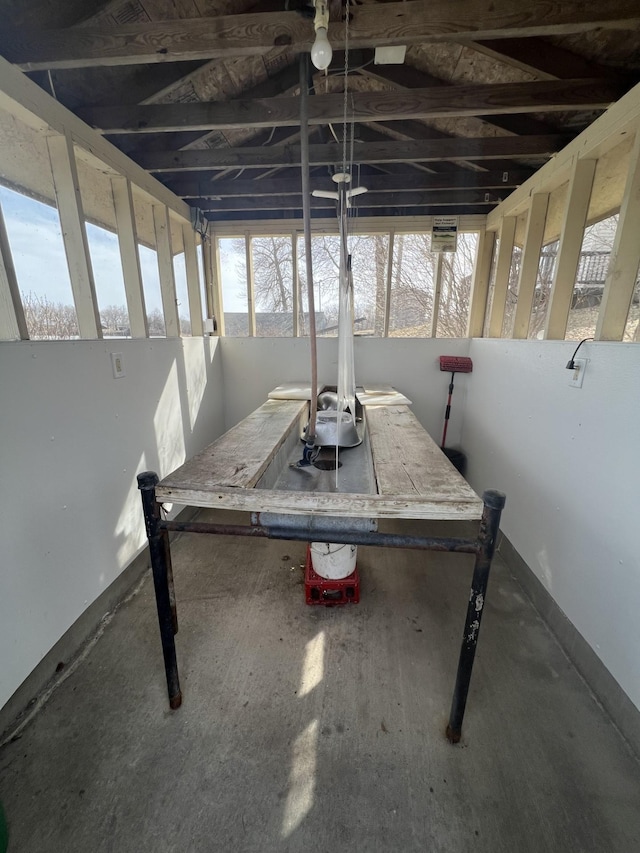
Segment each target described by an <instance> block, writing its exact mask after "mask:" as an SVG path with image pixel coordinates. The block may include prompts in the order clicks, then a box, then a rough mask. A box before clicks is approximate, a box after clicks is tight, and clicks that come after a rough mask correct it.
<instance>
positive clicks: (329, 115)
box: [78, 78, 624, 134]
mask: <svg viewBox="0 0 640 853" xmlns="http://www.w3.org/2000/svg"><path fill="white" fill-rule="evenodd" d="M623 92H624V89H623V88H622V87H621V86H620V85H619V84H617V83H613V82H610V81H607V80H602V79H599V78H594V79H585V80H542V81H536V82H533V83H493V84H488V85H480V86H468V85H465V86H448V87H434V88H428V89H410V90H402V91H393V92H353V93H352V94H351V95H350V97H349V119H350V120H352V121H357V122H368V121H402V120H406V119H433V118H447V117H449V118H450V117H453V116H456V117H462V116H483V115H500V114H504V113H531V112H553V111H559V110H562V111H566V110H591V109H606V108H607V107H608V106H609V105H610V104H611V103H612V102H613V101H615V100H617V98H619V97H620V96H621V95H622V94H623ZM78 114H79V115H80V117H81V118H82V119H84V121H86V122H87V123H88V124H90V125H92V126H94V127H96V128H99V129H100V130H102V131H103V132H104V133H109V134H118V133H158V132H172V131H178V130H184V129H185V128H188V129H189V130H201V131H207V130H231V129H238V128H251V129H253V128H257V127H297V126H298V125H299V124H300V103H299V101H298V99H297V98H258V99H254V100H234V101H226V102H211V101H209V102H192V103H177V104H146V105H138V104H132V105H125V106H120V105H117V106H112V107H93V108H87V109H83V110H79V111H78ZM343 118H344V96H343V95H342V94H339V95H317V96H316V97H314V98H310V99H309V124H311V125H319V124H320V125H324V124H330V123H337V122H340V121H342V120H343Z"/></svg>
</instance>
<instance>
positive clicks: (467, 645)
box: [447, 490, 505, 743]
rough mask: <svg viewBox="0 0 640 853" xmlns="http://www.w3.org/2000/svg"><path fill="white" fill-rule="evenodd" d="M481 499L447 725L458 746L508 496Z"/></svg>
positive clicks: (494, 494)
mask: <svg viewBox="0 0 640 853" xmlns="http://www.w3.org/2000/svg"><path fill="white" fill-rule="evenodd" d="M482 500H483V502H484V510H483V512H482V520H481V521H480V532H479V534H478V551H477V554H476V562H475V566H474V569H473V579H472V581H471V593H470V595H469V606H468V608H467V618H466V620H465V623H464V633H463V635H462V646H461V648H460V659H459V661H458V672H457V674H456V686H455V688H454V691H453V701H452V703H451V713H450V715H449V725H448V726H447V738H448V739H449V741H450V742H451V743H458V741H459V740H460V737H461V734H462V719H463V717H464V709H465V706H466V704H467V694H468V693H469V683H470V681H471V671H472V669H473V660H474V657H475V654H476V646H477V644H478V634H479V633H480V622H481V621H482V611H483V608H484V602H485V598H486V595H487V583H488V581H489V570H490V569H491V560H492V559H493V552H494V550H495V545H496V539H497V536H498V528H499V526H500V515H501V513H502V509H503V507H504V503H505V496H504V495H503V494H502V492H497V491H493V490H492V491H487V492H485V493H484V494H483V495H482Z"/></svg>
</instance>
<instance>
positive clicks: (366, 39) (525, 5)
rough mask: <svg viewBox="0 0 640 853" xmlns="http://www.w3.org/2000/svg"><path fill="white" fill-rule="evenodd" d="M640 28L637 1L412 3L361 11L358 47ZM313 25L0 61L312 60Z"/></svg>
mask: <svg viewBox="0 0 640 853" xmlns="http://www.w3.org/2000/svg"><path fill="white" fill-rule="evenodd" d="M638 23H640V7H639V6H638V3H637V2H635V0H599V2H598V3H585V2H584V0H564V2H562V3H549V2H548V0H522V2H520V3H519V4H518V5H517V6H515V7H514V4H513V0H466V2H465V8H464V13H463V14H461V10H459V9H457V8H456V7H455V4H454V5H453V6H452V4H451V3H450V2H448V0H409V2H393V3H384V4H376V3H372V4H366V5H364V6H356V7H354V8H353V12H352V20H351V24H350V27H349V46H350V47H351V48H361V47H362V48H366V47H376V46H382V45H393V44H406V45H413V44H423V43H425V42H429V41H443V40H446V41H449V40H451V39H474V40H489V39H499V38H521V37H531V36H549V35H563V34H567V33H576V32H585V31H588V30H592V29H596V28H600V27H606V28H615V29H627V28H631V27H634V26H636V25H637V24H638ZM313 36H314V33H313V24H312V22H311V21H309V20H305V19H303V18H301V17H300V16H299V15H298V14H297V13H295V12H274V13H271V14H268V15H266V14H260V13H254V14H251V13H249V14H244V15H226V16H219V17H215V18H189V19H182V20H172V21H162V22H150V23H135V24H123V25H121V26H119V27H118V28H117V29H116V28H113V30H109V31H107V30H105V29H103V28H100V29H99V28H95V27H82V28H78V27H75V28H69V29H47V30H36V29H26V28H25V29H22V28H20V29H15V28H3V30H2V34H1V37H0V51H1V52H2V54H3V55H4V56H5V57H6V58H7V59H8V60H9V61H10V62H14V63H16V64H17V65H19V66H20V67H21V68H22V69H23V70H25V71H35V70H38V69H40V68H79V67H88V66H93V65H131V64H139V63H143V64H146V63H153V62H172V61H173V62H175V61H182V60H190V59H216V58H224V57H231V56H234V57H238V56H255V55H260V54H264V53H266V52H267V51H268V50H270V49H271V48H273V47H277V46H291V47H293V49H294V50H295V51H303V50H304V51H306V50H310V48H311V44H312V41H313ZM344 38H345V33H344V27H343V26H342V23H341V22H335V23H330V24H329V40H330V41H331V44H332V46H333V48H334V49H344Z"/></svg>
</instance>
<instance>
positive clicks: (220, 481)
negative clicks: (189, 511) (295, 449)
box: [162, 400, 308, 509]
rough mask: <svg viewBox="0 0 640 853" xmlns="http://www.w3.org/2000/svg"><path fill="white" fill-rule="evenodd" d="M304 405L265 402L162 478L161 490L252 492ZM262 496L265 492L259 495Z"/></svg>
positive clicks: (280, 401) (296, 401) (262, 491)
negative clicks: (226, 488) (220, 489)
mask: <svg viewBox="0 0 640 853" xmlns="http://www.w3.org/2000/svg"><path fill="white" fill-rule="evenodd" d="M307 405H308V403H307V402H306V401H305V400H303V401H301V400H267V402H266V403H264V404H263V405H262V406H260V408H258V409H256V410H255V411H254V412H252V413H251V414H250V415H248V417H246V418H245V419H244V420H242V421H240V423H239V424H237V425H236V426H235V427H233V428H232V429H230V430H229V431H228V432H226V433H225V434H224V435H223V436H221V437H220V438H219V439H218V440H217V441H214V442H213V444H210V445H209V446H208V447H206V448H205V449H204V450H203V451H202V452H201V453H198V454H197V455H196V456H194V457H193V458H192V459H190V460H189V461H188V462H185V464H184V465H182V466H181V467H180V468H178V469H177V470H176V471H174V472H173V473H172V474H170V475H169V476H168V477H165V478H164V480H163V481H162V487H163V488H169V489H175V490H183V489H184V490H192V491H198V490H204V491H206V490H212V491H215V490H217V489H219V488H220V487H232V488H234V489H253V487H254V486H255V485H256V483H257V482H258V480H259V479H260V477H261V476H262V475H263V474H264V472H265V470H266V469H267V467H268V466H269V463H270V462H271V460H272V459H273V457H274V456H275V454H276V453H277V451H278V449H279V448H280V447H281V445H282V444H283V442H284V441H285V439H286V438H287V436H288V434H289V433H290V431H291V429H293V427H294V426H295V425H296V424H297V423H298V421H299V419H300V416H301V414H302V413H303V411H304V410H305V408H306V407H307ZM263 494H264V490H260V491H259V492H258V495H263ZM198 506H201V504H198ZM262 509H264V506H262Z"/></svg>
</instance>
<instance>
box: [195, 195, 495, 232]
mask: <svg viewBox="0 0 640 853" xmlns="http://www.w3.org/2000/svg"><path fill="white" fill-rule="evenodd" d="M361 202H362V199H361ZM493 210H495V205H493V204H482V205H481V204H478V205H460V206H458V207H445V206H443V205H429V206H426V207H365V206H364V202H362V203H361V204H360V205H359V206H358V219H364V218H366V217H371V218H377V219H382V218H385V217H387V218H389V219H390V218H391V217H393V219H394V221H395V222H398V217H401V216H406V217H411V218H413V219H414V220H415V217H418V216H474V217H478V218H479V217H481V216H487V215H488V214H489V213H491V212H492V211H493ZM243 213H245V214H246V213H247V212H246V211H244V212H243V211H240V212H238V211H234V210H228V211H220V212H218V213H215V214H213V213H212V214H210V215H209V219H210V221H211V222H212V223H213V226H214V228H215V225H216V224H217V223H220V222H238V221H240V222H242V223H245V222H246V221H247V220H251V221H253V220H256V221H258V220H260V221H264V220H272V221H274V222H275V221H278V220H291V219H298V220H300V227H302V210H301V209H300V208H297V207H292V208H290V209H288V210H252V211H251V213H250V215H243ZM311 218H312V219H325V220H326V219H330V220H334V221H335V213H334V212H333V211H331V210H330V209H329V208H325V207H318V208H312V210H311ZM478 221H480V220H479V219H478ZM241 230H242V229H241Z"/></svg>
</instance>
